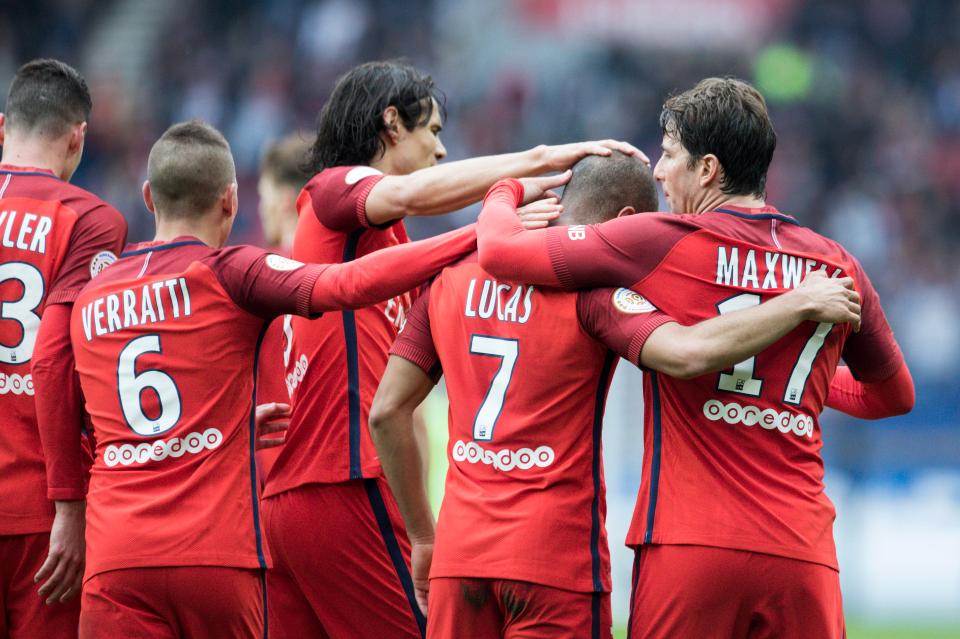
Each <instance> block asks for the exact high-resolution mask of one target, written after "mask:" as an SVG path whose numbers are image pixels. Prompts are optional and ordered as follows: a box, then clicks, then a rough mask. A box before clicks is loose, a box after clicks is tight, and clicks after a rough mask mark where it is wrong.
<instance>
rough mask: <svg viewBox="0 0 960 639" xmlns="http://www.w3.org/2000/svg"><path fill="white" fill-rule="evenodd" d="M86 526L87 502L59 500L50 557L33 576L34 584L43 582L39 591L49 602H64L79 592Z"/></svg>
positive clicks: (84, 554)
mask: <svg viewBox="0 0 960 639" xmlns="http://www.w3.org/2000/svg"><path fill="white" fill-rule="evenodd" d="M85 526H86V503H85V502H83V501H70V502H57V513H56V515H55V516H54V519H53V526H52V527H51V529H50V545H49V550H48V551H47V558H46V560H45V561H44V562H43V565H42V566H40V570H38V571H37V574H36V575H34V577H33V582H34V583H40V582H43V583H42V584H41V585H40V588H39V589H38V590H37V594H38V595H40V596H41V597H42V598H44V599H45V600H46V602H47V603H48V604H53V603H56V602H58V601H59V602H64V601H67V600H68V599H71V598H72V597H75V596H77V595H78V594H80V588H81V586H82V584H83V568H84V558H85V556H86V546H85V542H84V537H83V534H84V527H85Z"/></svg>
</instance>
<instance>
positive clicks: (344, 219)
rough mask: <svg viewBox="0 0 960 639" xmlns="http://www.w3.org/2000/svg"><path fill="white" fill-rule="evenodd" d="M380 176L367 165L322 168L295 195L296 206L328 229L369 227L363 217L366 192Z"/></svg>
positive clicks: (368, 191)
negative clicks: (298, 195)
mask: <svg viewBox="0 0 960 639" xmlns="http://www.w3.org/2000/svg"><path fill="white" fill-rule="evenodd" d="M381 179H383V174H382V173H381V172H380V171H378V170H377V169H375V168H373V167H369V166H338V167H334V168H330V169H324V170H323V171H321V172H320V173H318V174H317V175H315V176H314V177H313V178H312V179H311V180H310V181H309V182H307V185H306V186H305V187H304V188H303V191H302V192H301V193H300V197H299V198H298V199H297V210H298V211H299V212H300V215H303V214H304V213H310V214H312V215H315V216H316V218H317V220H319V221H320V223H321V224H323V225H324V226H325V227H327V228H328V229H330V230H331V231H339V232H341V233H349V232H351V231H355V230H357V229H366V228H371V226H372V225H371V224H370V221H369V220H368V219H367V196H368V195H370V191H371V189H373V187H374V186H375V185H376V184H377V182H379V181H380V180H381ZM394 222H395V221H392V222H391V223H394ZM384 226H389V224H388V225H384ZM377 228H383V227H380V226H378V227H377Z"/></svg>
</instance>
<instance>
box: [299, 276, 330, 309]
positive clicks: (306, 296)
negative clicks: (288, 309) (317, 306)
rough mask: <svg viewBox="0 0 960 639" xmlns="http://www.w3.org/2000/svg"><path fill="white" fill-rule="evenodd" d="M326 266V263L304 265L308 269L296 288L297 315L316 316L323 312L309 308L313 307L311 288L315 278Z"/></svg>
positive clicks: (315, 281) (313, 285)
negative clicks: (316, 311)
mask: <svg viewBox="0 0 960 639" xmlns="http://www.w3.org/2000/svg"><path fill="white" fill-rule="evenodd" d="M327 266H328V265H326V264H324V265H313V264H308V265H307V266H306V267H304V268H308V269H310V271H309V272H308V273H307V274H306V275H304V277H303V281H302V282H301V283H300V288H298V289H297V315H301V316H303V317H310V318H317V317H320V316H321V315H322V314H323V313H314V312H312V311H311V310H310V309H311V308H313V289H314V287H315V286H316V285H317V279H318V278H319V277H320V274H321V273H323V271H324V270H326V269H327Z"/></svg>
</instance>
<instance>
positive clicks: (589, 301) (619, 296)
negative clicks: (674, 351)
mask: <svg viewBox="0 0 960 639" xmlns="http://www.w3.org/2000/svg"><path fill="white" fill-rule="evenodd" d="M577 315H578V317H579V318H580V325H581V326H582V327H583V329H584V330H585V331H586V332H587V333H589V334H590V335H591V336H592V337H593V338H594V339H596V340H597V341H598V342H600V343H601V344H604V345H605V346H606V347H607V348H609V349H610V350H612V351H613V352H615V353H617V354H618V355H620V356H621V357H623V358H624V359H626V360H627V361H629V362H630V363H632V364H634V365H636V366H639V365H640V353H641V351H642V350H643V345H644V344H645V343H646V341H647V338H648V337H650V334H651V333H653V331H654V330H656V329H657V328H658V327H660V326H663V325H664V324H667V323H669V322H675V321H676V320H675V319H673V318H672V317H670V316H669V315H667V314H666V313H664V312H662V311H660V310H658V309H657V308H656V307H655V306H654V305H653V304H651V303H650V302H649V301H647V300H646V299H645V298H644V297H643V296H641V295H639V294H638V293H635V292H634V291H631V290H630V289H627V288H596V289H593V290H590V291H581V292H580V293H578V294H577Z"/></svg>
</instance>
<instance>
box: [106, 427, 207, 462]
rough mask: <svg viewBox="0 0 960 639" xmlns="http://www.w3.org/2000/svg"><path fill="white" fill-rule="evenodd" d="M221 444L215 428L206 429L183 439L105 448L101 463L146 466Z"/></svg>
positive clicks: (175, 438)
mask: <svg viewBox="0 0 960 639" xmlns="http://www.w3.org/2000/svg"><path fill="white" fill-rule="evenodd" d="M222 443H223V433H221V432H220V431H219V430H218V429H216V428H208V429H207V430H205V431H203V432H202V433H187V434H186V435H184V436H183V437H171V438H170V439H166V440H164V439H158V440H156V441H152V442H143V443H141V444H136V445H134V444H123V445H122V446H114V445H112V444H111V445H110V446H107V449H106V450H105V451H104V453H103V463H105V464H106V465H107V466H110V467H113V466H117V465H120V466H130V465H131V464H146V463H147V462H150V461H155V462H158V461H163V460H164V459H166V458H167V457H181V456H183V454H184V453H191V454H194V455H195V454H197V453H199V452H200V451H202V450H213V449H214V448H217V447H218V446H220V444H222Z"/></svg>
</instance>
